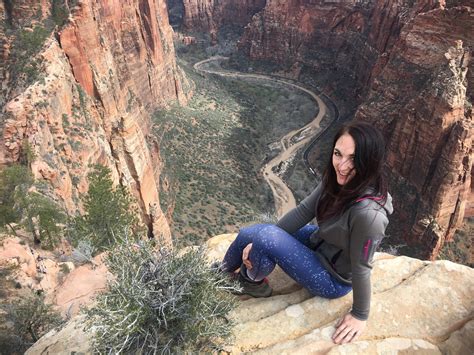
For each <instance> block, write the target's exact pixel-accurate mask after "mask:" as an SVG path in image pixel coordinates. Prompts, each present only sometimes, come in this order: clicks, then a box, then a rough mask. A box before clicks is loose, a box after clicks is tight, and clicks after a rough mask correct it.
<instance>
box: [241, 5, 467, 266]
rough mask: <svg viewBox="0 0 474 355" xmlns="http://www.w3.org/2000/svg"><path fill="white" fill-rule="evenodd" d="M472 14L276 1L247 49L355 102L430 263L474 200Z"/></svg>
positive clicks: (259, 19)
mask: <svg viewBox="0 0 474 355" xmlns="http://www.w3.org/2000/svg"><path fill="white" fill-rule="evenodd" d="M472 11H473V8H472V4H471V2H469V1H456V2H448V3H445V2H437V1H416V2H413V4H409V3H408V2H400V1H375V2H360V3H354V4H353V3H351V2H337V3H336V2H325V1H304V0H303V1H299V0H294V1H278V0H269V1H267V5H266V7H265V9H264V10H262V11H261V12H259V13H258V14H256V15H255V16H254V17H253V19H252V22H251V23H250V24H249V25H248V26H247V27H246V30H245V33H244V35H243V37H242V39H241V43H240V48H241V50H242V51H243V52H244V53H246V54H247V55H248V56H249V57H250V58H251V59H255V60H264V61H272V62H276V63H278V64H280V65H281V66H283V67H284V68H285V69H286V70H288V71H290V72H292V73H296V75H298V74H300V73H305V74H306V75H308V74H309V75H310V76H312V77H313V78H314V80H315V81H316V82H317V83H318V84H319V85H321V86H322V87H324V88H325V90H326V91H327V92H330V93H331V94H332V95H333V96H334V97H336V98H337V99H338V101H339V102H343V101H346V100H348V101H354V102H355V103H356V105H358V106H359V108H358V110H357V113H356V115H355V117H356V119H363V120H367V121H370V122H373V123H374V124H376V125H377V126H379V127H380V128H381V129H382V130H383V131H384V133H385V135H386V137H387V140H388V167H389V170H390V172H389V175H390V180H391V190H392V191H393V194H394V198H395V201H396V210H397V212H398V217H399V223H400V225H401V226H406V227H405V228H403V230H402V232H403V234H404V235H405V237H406V238H407V239H408V240H410V241H411V242H412V243H415V244H419V246H421V250H423V251H422V255H421V256H423V257H434V256H435V255H436V254H437V253H438V250H439V248H440V246H442V244H443V243H444V241H445V240H447V239H449V238H451V237H452V235H453V233H454V231H455V229H456V227H458V226H459V225H460V223H461V221H462V218H463V216H464V211H465V206H466V204H468V203H469V199H470V198H471V199H472V195H471V197H469V192H470V184H471V183H470V181H471V169H472V160H473V153H472V132H473V128H472V110H471V102H472V100H473V90H472V86H473V84H474V79H473V74H472V73H473V70H472V69H474V68H473V64H472V61H470V60H469V57H470V53H469V49H467V48H472V46H473V44H474V43H473V42H474V39H473V38H472V35H470V34H471V33H473V31H474V27H473V26H474V20H473V15H472V14H473V12H472Z"/></svg>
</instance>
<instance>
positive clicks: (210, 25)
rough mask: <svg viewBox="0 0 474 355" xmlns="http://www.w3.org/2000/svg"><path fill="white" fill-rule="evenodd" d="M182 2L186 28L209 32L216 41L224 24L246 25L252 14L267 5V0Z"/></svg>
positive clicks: (194, 0)
mask: <svg viewBox="0 0 474 355" xmlns="http://www.w3.org/2000/svg"><path fill="white" fill-rule="evenodd" d="M182 2H183V7H184V16H183V25H184V28H185V29H187V30H193V31H195V30H199V31H204V32H208V33H209V34H210V35H211V39H212V40H213V41H214V42H215V41H216V40H217V32H218V30H219V29H220V28H221V27H222V26H224V25H226V26H229V25H235V26H238V27H244V26H245V25H247V24H248V23H249V22H250V20H251V18H252V16H253V15H254V14H255V13H257V12H258V11H260V10H261V9H262V8H263V7H264V6H265V3H266V0H243V1H232V0H224V1H216V0H183V1H182Z"/></svg>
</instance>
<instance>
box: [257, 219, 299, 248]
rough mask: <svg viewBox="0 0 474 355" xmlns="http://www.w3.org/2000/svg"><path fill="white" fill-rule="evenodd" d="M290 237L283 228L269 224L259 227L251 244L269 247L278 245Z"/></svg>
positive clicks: (258, 246)
mask: <svg viewBox="0 0 474 355" xmlns="http://www.w3.org/2000/svg"><path fill="white" fill-rule="evenodd" d="M288 237H289V238H292V237H291V236H290V235H289V234H288V233H287V232H285V231H284V230H283V229H281V228H279V227H277V226H275V225H273V224H269V225H266V226H265V227H264V228H261V229H260V231H259V232H258V233H257V234H256V235H255V237H254V240H253V245H254V246H255V247H256V248H264V249H269V248H271V247H276V246H279V245H280V244H283V243H284V241H285V240H286V239H288Z"/></svg>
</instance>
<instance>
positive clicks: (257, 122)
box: [154, 50, 316, 245]
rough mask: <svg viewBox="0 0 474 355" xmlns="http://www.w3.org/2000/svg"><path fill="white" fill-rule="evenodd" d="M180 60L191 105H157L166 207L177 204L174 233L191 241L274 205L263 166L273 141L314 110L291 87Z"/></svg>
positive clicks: (182, 240) (230, 228)
mask: <svg viewBox="0 0 474 355" xmlns="http://www.w3.org/2000/svg"><path fill="white" fill-rule="evenodd" d="M190 51H191V50H190ZM193 58H194V57H193ZM180 64H181V67H182V68H183V69H184V70H185V71H186V74H187V75H188V77H190V78H191V79H192V80H193V81H194V82H195V85H196V88H195V90H194V91H195V95H194V96H193V99H192V100H191V102H190V103H189V104H188V106H187V107H179V106H174V107H172V108H171V109H170V110H168V111H160V112H157V113H156V115H155V117H154V122H155V135H156V136H158V137H160V138H161V142H160V148H161V155H162V157H163V159H164V161H165V168H164V174H162V176H161V179H162V181H161V191H162V192H161V195H160V197H161V203H162V209H163V210H164V211H165V212H166V211H167V210H168V209H171V208H173V216H172V220H173V226H172V227H173V235H174V237H175V240H176V242H177V243H178V244H185V245H190V244H199V243H201V242H202V240H205V239H207V238H209V237H210V236H213V235H216V234H220V233H225V232H235V231H237V229H238V228H239V226H242V225H245V224H248V223H250V222H254V221H258V220H260V219H261V218H260V217H261V215H266V214H269V213H270V214H272V213H273V208H274V207H273V197H272V194H271V191H270V188H269V187H268V186H267V184H266V183H265V182H264V180H263V179H262V177H261V173H260V169H261V167H262V166H263V165H264V163H265V161H267V160H268V159H269V158H270V157H271V156H272V155H274V154H275V152H274V151H272V149H271V148H270V147H269V144H270V143H272V142H275V141H278V140H279V138H281V137H282V136H283V135H284V134H286V133H287V132H288V131H290V130H292V129H295V128H297V127H301V126H302V125H305V124H306V123H308V122H309V121H310V120H311V119H312V118H313V117H314V115H315V114H316V112H315V109H314V104H313V102H312V100H311V99H310V98H309V97H308V96H306V95H303V94H301V93H300V92H299V91H295V90H294V89H288V88H284V87H282V86H281V85H279V84H275V83H265V82H261V81H260V82H256V81H255V80H242V79H230V78H221V77H218V76H209V77H203V76H202V75H199V74H196V73H195V72H194V70H192V69H191V68H190V66H189V65H188V64H187V63H186V62H184V61H181V62H180Z"/></svg>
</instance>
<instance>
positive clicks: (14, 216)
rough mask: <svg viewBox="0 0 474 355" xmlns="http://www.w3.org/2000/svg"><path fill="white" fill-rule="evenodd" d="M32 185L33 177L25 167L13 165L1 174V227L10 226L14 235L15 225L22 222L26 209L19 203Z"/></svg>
mask: <svg viewBox="0 0 474 355" xmlns="http://www.w3.org/2000/svg"><path fill="white" fill-rule="evenodd" d="M32 183H33V177H32V176H31V173H30V172H29V170H28V168H26V167H25V166H23V165H12V166H10V167H7V168H4V169H3V170H2V171H1V172H0V226H8V227H9V228H10V230H11V232H12V233H13V234H16V232H15V228H14V226H13V224H14V223H18V222H19V221H20V220H21V217H22V214H23V207H24V205H20V204H18V203H17V202H18V200H19V199H20V198H23V196H26V194H27V191H28V189H29V188H30V186H31V184H32Z"/></svg>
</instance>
